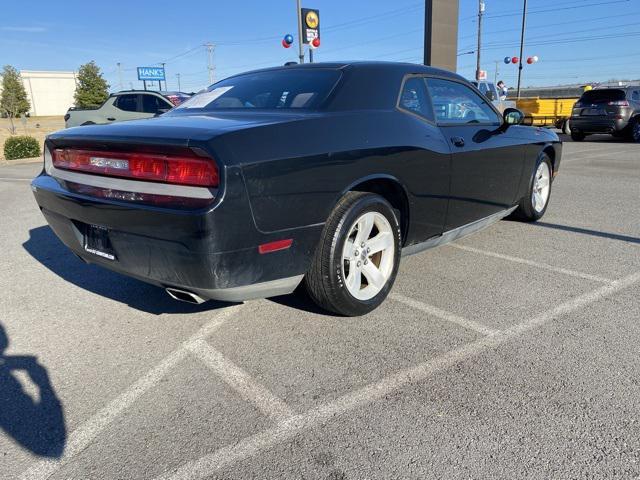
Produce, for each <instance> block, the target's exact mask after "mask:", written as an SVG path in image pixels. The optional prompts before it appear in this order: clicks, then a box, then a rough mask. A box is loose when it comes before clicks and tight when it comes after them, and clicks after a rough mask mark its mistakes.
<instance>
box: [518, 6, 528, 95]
mask: <svg viewBox="0 0 640 480" xmlns="http://www.w3.org/2000/svg"><path fill="white" fill-rule="evenodd" d="M526 26H527V0H524V6H523V7H522V32H521V33H520V65H518V91H517V93H516V98H517V99H518V100H519V99H520V81H521V80H522V55H523V54H524V31H525V28H526Z"/></svg>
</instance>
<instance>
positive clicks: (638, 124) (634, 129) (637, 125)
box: [631, 118, 640, 143]
mask: <svg viewBox="0 0 640 480" xmlns="http://www.w3.org/2000/svg"><path fill="white" fill-rule="evenodd" d="M631 141H632V142H634V143H640V118H636V119H635V120H634V121H633V123H632V124H631Z"/></svg>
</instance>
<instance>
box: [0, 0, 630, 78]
mask: <svg viewBox="0 0 640 480" xmlns="http://www.w3.org/2000/svg"><path fill="white" fill-rule="evenodd" d="M451 1H454V0H451ZM485 2H486V16H485V21H484V24H483V28H484V35H483V42H484V45H485V48H484V50H483V60H484V61H483V68H484V69H486V70H488V71H489V77H490V78H493V72H494V70H495V63H494V61H499V62H501V61H502V59H503V58H504V57H505V56H515V55H517V54H518V48H519V47H518V44H519V38H520V22H521V16H520V12H521V6H522V1H521V0H485ZM477 4H478V3H477V0H460V28H459V44H458V47H459V48H458V49H459V52H460V53H463V52H466V51H470V50H475V42H476V39H475V31H476V28H477V23H476V13H477ZM25 5H26V4H22V3H20V2H8V3H7V4H6V5H4V6H3V15H2V18H0V64H7V63H8V64H12V65H14V66H16V67H17V68H19V69H23V70H77V68H78V66H79V65H80V64H82V63H84V62H87V61H89V60H95V61H96V62H97V63H98V64H99V65H100V67H101V68H102V70H103V72H104V74H105V77H106V78H107V80H108V81H109V83H110V84H111V85H112V90H117V89H118V87H119V80H118V74H117V70H116V63H117V62H121V64H122V69H123V72H122V76H123V83H124V87H125V88H130V86H134V87H136V88H137V87H139V86H141V84H140V82H138V81H137V79H136V72H135V67H136V66H148V65H156V64H158V63H159V62H163V61H164V62H167V65H166V69H167V78H168V87H169V88H170V89H175V88H177V77H176V73H180V74H181V80H182V81H181V83H182V89H183V90H198V89H200V88H202V87H204V86H205V85H206V84H207V83H208V81H207V79H208V73H207V55H206V49H205V48H204V47H203V46H202V44H204V43H205V42H208V41H211V42H213V43H215V44H216V49H215V54H214V63H215V66H216V70H215V77H216V79H220V78H223V77H225V76H229V75H231V74H233V73H237V72H240V71H243V70H248V69H251V68H254V67H256V68H257V67H263V66H270V65H278V64H282V63H284V62H286V61H288V60H296V59H297V48H296V45H295V44H294V46H293V47H292V48H290V49H287V50H285V49H284V48H282V46H281V45H280V39H281V38H282V36H284V34H286V33H292V34H294V35H297V30H296V17H295V13H296V12H295V0H270V1H260V2H258V1H253V0H250V1H248V0H245V1H235V2H230V1H215V0H208V1H201V0H190V1H189V2H186V3H185V4H181V3H180V2H175V1H173V2H162V1H160V0H155V1H127V2H122V1H119V0H111V1H110V2H101V1H87V0H82V1H78V0H64V1H63V0H32V1H31V2H29V4H28V5H29V8H28V9H26V8H25ZM303 6H306V7H312V8H318V9H320V17H321V37H322V46H321V47H320V48H319V49H318V50H316V60H317V61H324V60H345V59H349V60H358V59H377V60H399V61H410V62H420V61H421V59H422V28H423V21H424V10H423V6H424V2H423V1H422V2H421V1H419V0H393V1H390V0H349V1H347V0H303ZM529 12H530V14H529V17H528V29H527V39H528V45H529V46H528V48H527V49H526V51H525V57H526V56H532V55H538V56H539V57H540V62H539V63H537V64H535V65H533V66H525V71H524V77H523V78H524V79H523V85H525V86H527V85H555V84H560V83H579V82H588V81H591V82H595V81H605V80H608V79H611V78H635V79H637V78H640V0H529ZM296 41H297V40H296ZM498 67H499V71H500V72H499V75H498V76H499V77H500V78H502V79H504V80H505V81H506V82H507V84H508V85H515V82H516V75H517V68H516V67H515V66H513V65H505V64H504V63H499V65H498ZM474 70H475V56H474V55H461V56H460V57H459V58H458V72H459V73H461V74H462V75H465V76H466V77H468V78H470V77H472V76H473V75H474Z"/></svg>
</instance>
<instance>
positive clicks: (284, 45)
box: [282, 39, 291, 48]
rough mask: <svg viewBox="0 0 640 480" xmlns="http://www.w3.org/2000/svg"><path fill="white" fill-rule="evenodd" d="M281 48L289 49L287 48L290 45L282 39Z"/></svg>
mask: <svg viewBox="0 0 640 480" xmlns="http://www.w3.org/2000/svg"><path fill="white" fill-rule="evenodd" d="M282 46H283V47H284V48H289V47H290V46H291V44H290V43H287V41H286V40H285V39H282Z"/></svg>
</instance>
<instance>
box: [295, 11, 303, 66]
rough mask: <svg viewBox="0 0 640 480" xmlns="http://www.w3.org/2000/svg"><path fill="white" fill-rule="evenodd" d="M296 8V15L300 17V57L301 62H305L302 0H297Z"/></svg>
mask: <svg viewBox="0 0 640 480" xmlns="http://www.w3.org/2000/svg"><path fill="white" fill-rule="evenodd" d="M296 8H297V9H298V11H297V13H296V16H297V18H298V58H299V59H300V63H304V45H303V44H302V6H301V5H300V0H296Z"/></svg>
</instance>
